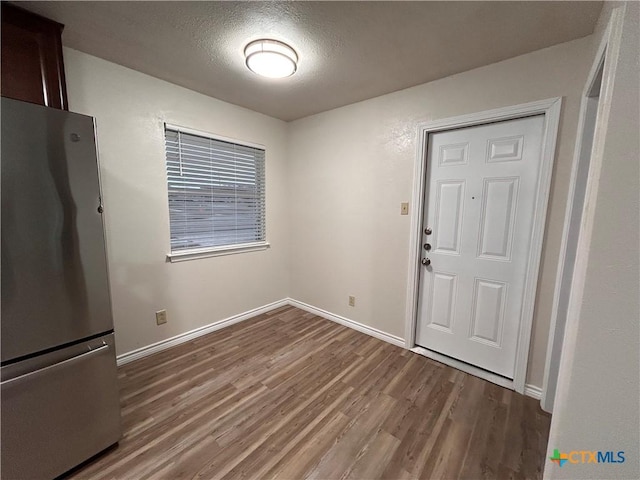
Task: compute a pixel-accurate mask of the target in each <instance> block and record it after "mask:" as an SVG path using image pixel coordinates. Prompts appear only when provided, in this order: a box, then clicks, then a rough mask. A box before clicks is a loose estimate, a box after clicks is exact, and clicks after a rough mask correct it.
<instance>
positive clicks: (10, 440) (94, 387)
mask: <svg viewBox="0 0 640 480" xmlns="http://www.w3.org/2000/svg"><path fill="white" fill-rule="evenodd" d="M45 357H48V358H47V359H48V360H51V359H53V358H55V359H56V360H57V361H56V363H53V364H48V365H46V364H45V362H44V361H45V359H44V358H36V359H30V360H27V361H26V362H24V363H26V364H27V365H21V363H23V362H18V363H16V364H12V365H10V366H8V367H3V368H2V377H3V378H2V384H1V389H2V390H1V392H2V393H1V395H2V398H1V400H2V402H1V403H2V406H1V409H2V428H1V431H2V450H1V456H2V464H1V468H2V478H7V479H14V478H15V479H22V478H25V479H26V478H33V479H36V478H42V479H44V478H54V477H57V476H58V475H61V474H62V473H64V472H66V471H67V470H70V469H71V468H73V467H75V466H76V465H79V464H80V463H82V462H83V461H85V460H87V459H89V458H90V457H92V456H93V455H95V454H97V453H99V452H100V451H102V450H104V449H105V448H107V447H108V446H110V445H112V444H114V443H116V442H117V441H118V440H119V438H120V432H121V427H120V405H119V399H118V386H117V378H116V360H115V353H114V344H113V334H112V335H108V336H105V337H101V338H98V339H95V340H93V341H91V342H88V343H83V344H80V345H74V346H73V347H70V348H68V349H64V350H62V351H56V352H54V353H53V354H50V355H48V356H45ZM34 366H35V367H36V368H35V369H33V368H32V367H34Z"/></svg>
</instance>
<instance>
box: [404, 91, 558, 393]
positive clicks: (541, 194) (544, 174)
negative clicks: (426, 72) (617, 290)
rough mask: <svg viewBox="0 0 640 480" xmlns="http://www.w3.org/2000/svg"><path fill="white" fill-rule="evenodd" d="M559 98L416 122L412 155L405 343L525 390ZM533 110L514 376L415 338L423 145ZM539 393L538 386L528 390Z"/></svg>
mask: <svg viewBox="0 0 640 480" xmlns="http://www.w3.org/2000/svg"><path fill="white" fill-rule="evenodd" d="M561 106H562V98H561V97H555V98H549V99H545V100H540V101H536V102H531V103H524V104H520V105H513V106H508V107H502V108H497V109H493V110H486V111H482V112H477V113H472V114H469V115H461V116H457V117H451V118H445V119H442V120H435V121H429V122H424V123H420V124H418V128H417V141H416V147H417V148H416V150H417V151H416V155H415V160H414V173H413V191H412V194H411V202H412V205H414V208H412V214H411V223H410V225H411V227H410V228H411V229H410V246H409V276H408V281H407V286H408V288H407V308H406V321H405V332H406V335H405V347H406V348H407V349H409V350H411V351H413V352H415V353H419V354H422V355H426V356H428V357H431V358H434V359H436V360H438V361H440V362H442V363H445V364H448V365H451V366H453V367H455V368H458V369H459V370H463V371H466V372H468V373H471V374H473V375H476V376H478V377H481V378H484V379H486V380H488V381H490V382H493V383H497V384H499V385H502V386H504V387H507V388H511V389H513V390H515V391H516V392H519V393H525V380H526V375H527V364H528V359H529V343H530V341H531V327H532V323H533V311H534V307H535V299H536V289H537V284H538V274H539V271H540V258H541V254H542V245H543V240H544V229H545V223H546V219H547V205H548V202H549V192H550V189H551V176H552V172H553V163H554V159H555V152H556V140H557V136H558V127H559V124H560V110H561ZM533 115H544V130H543V134H542V151H541V156H542V158H541V164H540V172H539V174H538V181H537V188H536V201H535V210H534V218H533V228H532V233H531V248H530V251H529V261H528V262H527V272H526V279H525V287H524V298H523V303H522V315H521V318H520V328H519V331H518V345H517V348H516V360H515V371H514V377H513V381H511V380H508V379H506V378H504V377H501V376H499V375H496V374H493V373H491V372H488V371H486V370H482V369H481V368H478V367H475V366H472V365H468V364H466V363H464V362H461V361H459V360H456V359H452V358H450V357H447V356H445V355H441V354H438V353H437V352H432V351H431V350H427V349H426V348H423V347H419V346H417V345H416V344H415V336H416V326H417V315H418V295H419V287H420V268H419V264H420V254H421V251H420V239H421V230H422V217H423V213H424V212H423V208H424V202H423V199H424V198H425V192H426V188H427V183H426V171H427V168H426V167H427V147H428V140H429V135H430V134H433V133H436V132H442V131H445V130H452V129H456V128H463V127H472V126H475V125H483V124H487V123H493V122H499V121H503V120H515V119H519V118H525V117H530V116H533ZM529 393H533V394H535V393H538V392H529Z"/></svg>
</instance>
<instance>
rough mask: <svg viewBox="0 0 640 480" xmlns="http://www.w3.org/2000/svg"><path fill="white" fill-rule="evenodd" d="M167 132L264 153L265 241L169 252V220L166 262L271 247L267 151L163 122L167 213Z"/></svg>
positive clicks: (256, 144) (239, 141) (249, 144)
mask: <svg viewBox="0 0 640 480" xmlns="http://www.w3.org/2000/svg"><path fill="white" fill-rule="evenodd" d="M167 130H174V131H178V132H182V133H186V134H189V135H197V136H199V137H204V138H210V139H212V140H217V141H220V142H226V143H232V144H235V145H240V146H243V147H249V148H256V149H260V150H263V151H264V157H265V158H264V163H265V164H264V185H263V188H264V191H265V194H264V196H265V198H264V210H265V211H264V235H265V239H264V240H263V241H258V242H251V243H237V244H230V245H220V246H215V247H202V248H191V249H185V250H179V251H175V252H174V251H171V220H170V218H169V222H168V227H169V236H168V238H169V253H167V260H169V261H170V262H171V263H174V262H182V261H186V260H195V259H198V258H208V257H218V256H222V255H233V254H238V253H246V252H254V251H260V250H266V249H267V248H269V247H270V246H271V245H270V244H269V242H268V241H267V211H266V210H267V198H266V184H267V168H266V167H267V165H266V163H267V149H266V147H265V146H264V145H262V144H259V143H253V142H247V141H244V140H238V139H235V138H230V137H225V136H222V135H217V134H214V133H210V132H205V131H202V130H196V129H193V128H188V127H183V126H180V125H176V124H172V123H168V122H163V123H162V139H163V152H164V162H163V163H164V167H165V187H166V189H167V190H166V199H167V213H169V210H168V208H169V182H168V177H167V148H166V134H167Z"/></svg>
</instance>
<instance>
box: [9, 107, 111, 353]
mask: <svg viewBox="0 0 640 480" xmlns="http://www.w3.org/2000/svg"><path fill="white" fill-rule="evenodd" d="M1 148H2V165H1V169H2V362H3V364H4V363H5V362H6V361H8V360H13V359H16V358H19V357H24V356H25V355H30V354H33V353H36V352H41V351H43V350H46V349H48V348H52V347H55V346H58V345H64V344H66V343H70V342H73V341H77V340H82V339H83V338H87V337H90V336H92V335H96V334H101V333H105V332H109V331H111V330H112V328H113V323H112V317H111V305H110V301H109V287H108V281H107V263H106V255H105V242H104V234H103V228H102V215H101V213H100V212H99V211H98V209H99V208H98V207H99V206H100V184H99V179H98V165H97V158H96V147H95V138H94V125H93V118H91V117H87V116H84V115H78V114H75V113H69V112H65V111H63V110H57V109H54V108H47V107H42V106H39V105H34V104H30V103H25V102H19V101H17V100H11V99H7V98H2V147H1Z"/></svg>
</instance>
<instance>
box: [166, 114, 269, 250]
mask: <svg viewBox="0 0 640 480" xmlns="http://www.w3.org/2000/svg"><path fill="white" fill-rule="evenodd" d="M165 148H166V155H167V182H168V191H169V221H170V228H171V255H169V257H170V258H172V260H173V258H174V257H175V258H177V257H185V256H188V255H189V254H198V253H203V252H205V253H206V252H216V251H218V252H219V251H225V250H227V251H228V250H230V249H234V250H237V249H254V247H255V248H260V247H262V248H265V247H266V245H267V244H266V242H265V189H264V186H265V180H264V179H265V175H264V156H265V152H264V149H262V148H259V147H253V146H249V145H242V144H239V143H234V142H233V141H229V140H222V139H219V138H214V137H211V136H209V135H207V134H202V133H199V132H195V131H192V130H187V129H184V128H180V127H173V126H170V125H165Z"/></svg>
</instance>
